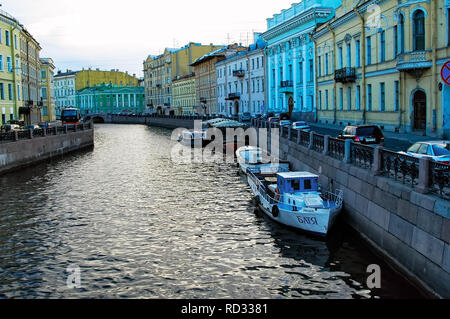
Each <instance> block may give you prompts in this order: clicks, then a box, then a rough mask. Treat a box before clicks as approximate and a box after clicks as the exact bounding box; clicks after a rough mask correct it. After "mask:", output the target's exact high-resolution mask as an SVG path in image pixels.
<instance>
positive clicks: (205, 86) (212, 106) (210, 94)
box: [192, 44, 248, 114]
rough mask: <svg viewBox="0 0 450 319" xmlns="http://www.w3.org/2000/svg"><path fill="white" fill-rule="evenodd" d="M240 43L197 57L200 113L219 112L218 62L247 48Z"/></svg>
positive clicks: (198, 110)
mask: <svg viewBox="0 0 450 319" xmlns="http://www.w3.org/2000/svg"><path fill="white" fill-rule="evenodd" d="M247 49H248V48H247V47H243V46H241V45H238V44H233V45H229V46H227V47H224V48H221V49H218V50H216V51H213V52H210V53H208V54H205V55H204V56H202V57H200V58H199V59H197V60H196V61H195V62H194V63H192V66H193V67H194V73H195V81H196V86H197V87H196V95H197V102H196V108H197V109H196V113H198V114H218V113H219V108H218V101H217V74H216V63H217V62H220V61H222V60H224V59H226V58H227V57H229V56H231V55H234V54H236V53H238V52H241V51H245V50H247Z"/></svg>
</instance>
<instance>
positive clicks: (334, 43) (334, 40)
mask: <svg viewBox="0 0 450 319" xmlns="http://www.w3.org/2000/svg"><path fill="white" fill-rule="evenodd" d="M327 28H328V30H329V31H330V32H331V34H332V35H333V57H332V58H333V74H336V33H335V32H334V30H333V29H331V27H330V24H329V23H327ZM336 95H337V92H336V80H335V81H334V82H333V106H334V109H333V111H334V114H333V116H334V119H333V124H336V123H337V114H336V112H337V109H336V108H337V106H336Z"/></svg>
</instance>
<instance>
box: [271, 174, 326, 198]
mask: <svg viewBox="0 0 450 319" xmlns="http://www.w3.org/2000/svg"><path fill="white" fill-rule="evenodd" d="M277 186H278V190H279V192H280V194H296V193H312V192H317V191H318V189H319V176H318V175H315V174H312V173H309V172H287V173H278V174H277Z"/></svg>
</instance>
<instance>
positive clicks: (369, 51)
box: [366, 37, 372, 65]
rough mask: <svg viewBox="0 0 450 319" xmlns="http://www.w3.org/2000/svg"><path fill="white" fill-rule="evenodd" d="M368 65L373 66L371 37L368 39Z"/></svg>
mask: <svg viewBox="0 0 450 319" xmlns="http://www.w3.org/2000/svg"><path fill="white" fill-rule="evenodd" d="M366 41H367V43H366V44H367V65H371V64H372V41H371V37H367V39H366Z"/></svg>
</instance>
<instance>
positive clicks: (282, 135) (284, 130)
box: [281, 126, 289, 138]
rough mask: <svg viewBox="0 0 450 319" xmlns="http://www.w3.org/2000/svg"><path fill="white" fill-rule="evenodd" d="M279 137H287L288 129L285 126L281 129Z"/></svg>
mask: <svg viewBox="0 0 450 319" xmlns="http://www.w3.org/2000/svg"><path fill="white" fill-rule="evenodd" d="M281 137H286V138H287V137H289V128H288V127H286V126H282V127H281Z"/></svg>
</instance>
